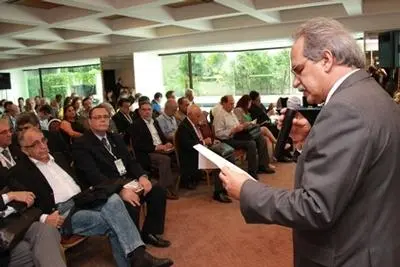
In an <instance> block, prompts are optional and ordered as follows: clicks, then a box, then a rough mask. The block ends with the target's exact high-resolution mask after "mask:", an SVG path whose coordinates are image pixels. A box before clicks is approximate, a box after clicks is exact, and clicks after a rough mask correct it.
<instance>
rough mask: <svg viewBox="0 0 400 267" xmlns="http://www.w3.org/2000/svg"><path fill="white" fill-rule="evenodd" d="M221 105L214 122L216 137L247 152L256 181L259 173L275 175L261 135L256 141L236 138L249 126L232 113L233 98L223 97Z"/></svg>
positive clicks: (251, 171)
mask: <svg viewBox="0 0 400 267" xmlns="http://www.w3.org/2000/svg"><path fill="white" fill-rule="evenodd" d="M221 105H222V109H221V110H220V111H219V112H218V114H217V116H216V117H215V118H214V122H213V124H214V129H215V136H216V137H217V138H218V139H220V140H222V141H223V142H225V143H227V144H228V145H230V146H232V147H233V148H236V149H237V148H240V149H244V150H246V152H247V160H248V172H249V174H250V175H251V176H253V177H254V178H255V179H258V178H257V173H259V172H262V173H275V171H274V170H273V169H271V168H270V167H269V166H268V164H269V158H268V151H267V146H266V145H265V140H264V139H263V137H262V136H261V135H260V136H258V137H257V138H255V139H254V140H250V139H249V140H239V139H237V138H236V137H235V135H236V134H238V133H241V132H243V131H245V129H246V127H247V126H249V124H248V123H242V124H241V123H240V122H239V120H238V119H237V118H236V115H235V114H234V113H233V112H232V111H233V107H234V105H235V99H234V98H233V96H231V95H226V96H223V97H222V98H221ZM257 156H258V157H257Z"/></svg>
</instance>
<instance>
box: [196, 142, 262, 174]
mask: <svg viewBox="0 0 400 267" xmlns="http://www.w3.org/2000/svg"><path fill="white" fill-rule="evenodd" d="M193 148H194V149H196V150H197V151H198V152H199V169H222V168H224V167H228V168H229V169H230V170H232V171H234V172H237V173H242V174H245V175H246V176H247V177H249V178H250V179H252V180H254V181H256V180H255V179H254V178H253V177H251V175H250V174H248V173H247V172H245V171H244V170H242V169H241V168H239V167H238V166H236V165H235V164H232V163H231V162H229V161H227V160H226V159H224V158H223V157H221V156H220V155H218V154H216V153H214V152H213V151H211V150H210V149H208V148H207V147H205V146H203V145H201V144H197V145H195V146H193Z"/></svg>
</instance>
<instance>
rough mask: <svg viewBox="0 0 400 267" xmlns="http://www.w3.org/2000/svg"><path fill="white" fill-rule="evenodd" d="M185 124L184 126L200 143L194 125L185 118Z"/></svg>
mask: <svg viewBox="0 0 400 267" xmlns="http://www.w3.org/2000/svg"><path fill="white" fill-rule="evenodd" d="M183 122H184V123H185V124H184V126H185V127H186V128H187V129H188V130H189V132H190V134H191V135H192V136H193V137H194V139H196V140H197V141H198V142H199V143H200V139H199V137H198V136H197V134H196V130H195V129H194V128H193V125H192V124H191V123H190V122H189V121H188V120H187V118H185V120H184V121H183Z"/></svg>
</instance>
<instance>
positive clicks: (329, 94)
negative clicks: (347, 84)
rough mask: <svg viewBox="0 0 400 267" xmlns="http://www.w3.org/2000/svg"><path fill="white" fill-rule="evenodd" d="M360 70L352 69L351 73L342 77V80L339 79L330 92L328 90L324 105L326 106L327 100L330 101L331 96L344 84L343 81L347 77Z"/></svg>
mask: <svg viewBox="0 0 400 267" xmlns="http://www.w3.org/2000/svg"><path fill="white" fill-rule="evenodd" d="M358 70H360V69H354V70H352V71H350V72H349V73H347V74H346V75H344V76H343V77H342V78H340V79H339V80H337V81H336V82H335V83H334V84H333V86H332V88H331V90H329V93H328V95H327V96H326V100H325V105H326V104H328V101H329V99H331V97H332V95H333V94H334V93H335V92H336V90H337V89H338V88H339V86H340V85H341V84H342V83H343V82H344V80H346V79H347V77H349V76H350V75H351V74H353V73H354V72H356V71H358Z"/></svg>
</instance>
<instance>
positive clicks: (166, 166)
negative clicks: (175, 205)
mask: <svg viewBox="0 0 400 267" xmlns="http://www.w3.org/2000/svg"><path fill="white" fill-rule="evenodd" d="M139 113H140V118H139V119H137V120H135V122H134V123H133V125H132V126H131V128H130V129H129V130H128V131H129V134H130V136H131V138H132V144H133V150H134V151H135V155H136V158H137V160H138V162H139V163H140V165H141V166H142V167H143V168H144V169H145V170H146V171H148V172H151V169H152V167H153V168H157V169H158V174H159V181H158V184H159V185H160V186H161V187H162V188H165V189H167V198H168V199H178V194H177V193H176V189H175V184H176V179H177V177H174V176H173V175H172V170H171V156H174V155H175V154H174V153H173V145H172V144H171V143H170V142H168V141H167V139H166V138H165V136H164V134H163V132H162V131H161V129H160V126H159V125H158V122H157V120H154V119H153V118H152V117H151V114H152V109H151V105H150V103H149V102H141V103H140V104H139Z"/></svg>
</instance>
